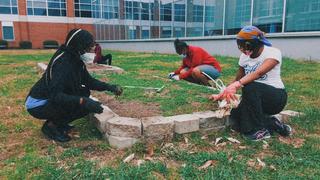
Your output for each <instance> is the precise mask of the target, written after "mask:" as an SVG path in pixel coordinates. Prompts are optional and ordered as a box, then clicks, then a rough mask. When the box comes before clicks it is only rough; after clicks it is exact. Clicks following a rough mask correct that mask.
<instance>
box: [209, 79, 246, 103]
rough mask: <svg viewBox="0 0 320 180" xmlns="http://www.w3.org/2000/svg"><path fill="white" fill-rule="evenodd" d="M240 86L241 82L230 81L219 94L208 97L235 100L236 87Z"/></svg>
mask: <svg viewBox="0 0 320 180" xmlns="http://www.w3.org/2000/svg"><path fill="white" fill-rule="evenodd" d="M241 87H242V84H241V83H240V81H235V82H233V83H231V84H230V85H229V86H227V87H226V88H225V89H224V90H223V92H221V93H220V94H214V95H212V96H211V97H210V99H212V100H214V101H217V100H223V99H226V100H227V102H228V103H229V102H230V101H231V100H237V97H236V96H235V94H236V92H237V90H238V89H240V88H241Z"/></svg>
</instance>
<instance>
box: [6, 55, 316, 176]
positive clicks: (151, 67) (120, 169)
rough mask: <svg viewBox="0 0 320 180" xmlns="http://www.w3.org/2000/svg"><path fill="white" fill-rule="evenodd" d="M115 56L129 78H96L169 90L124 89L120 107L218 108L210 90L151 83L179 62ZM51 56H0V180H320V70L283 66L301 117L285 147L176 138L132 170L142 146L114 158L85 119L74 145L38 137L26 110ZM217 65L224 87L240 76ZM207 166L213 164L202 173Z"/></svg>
mask: <svg viewBox="0 0 320 180" xmlns="http://www.w3.org/2000/svg"><path fill="white" fill-rule="evenodd" d="M0 54H1V52H0ZM112 54H113V57H114V65H116V66H119V67H121V68H123V69H124V70H125V71H126V72H125V73H124V74H121V75H115V74H112V75H104V74H95V75H94V76H96V77H98V78H101V79H103V78H104V77H107V79H108V80H109V81H110V82H111V83H116V84H120V85H139V86H154V87H161V86H162V85H166V89H167V90H168V91H167V92H166V93H165V94H154V95H153V96H151V97H147V96H146V95H145V93H144V92H141V91H139V90H137V89H125V92H124V94H123V96H121V97H120V100H121V101H131V100H138V101H141V102H146V103H148V102H157V103H159V104H160V106H161V110H162V112H163V114H164V115H172V114H179V113H188V112H192V111H193V110H194V109H193V108H194V107H193V108H190V103H193V102H199V103H200V104H201V107H198V108H199V110H205V109H210V108H214V107H215V106H213V105H212V103H211V102H210V101H208V100H207V98H206V97H207V96H208V95H209V94H210V93H212V92H211V91H209V90H206V89H204V88H201V87H197V86H193V85H189V84H187V83H185V82H183V81H181V82H170V81H167V80H165V79H162V78H154V77H153V76H152V75H158V76H161V77H166V75H167V74H168V73H169V72H171V71H173V70H174V69H175V68H176V67H178V66H179V64H180V60H179V58H178V57H177V56H176V55H167V54H156V53H128V52H112ZM51 55H52V53H47V54H45V53H41V54H39V55H37V54H36V53H33V54H30V55H23V54H14V53H13V54H11V55H0V111H1V116H0V179H108V178H110V179H139V180H140V179H181V178H183V179H320V170H319V169H320V145H319V144H320V133H319V132H320V121H319V117H320V108H319V107H320V97H319V96H320V93H319V89H320V82H319V81H320V80H319V78H318V77H320V71H319V69H320V64H319V63H313V62H303V61H294V60H292V59H288V58H284V60H283V65H282V77H283V81H284V83H285V85H286V89H287V91H288V94H289V98H288V105H287V107H286V109H291V110H296V111H301V112H303V113H305V116H301V117H297V118H293V119H290V121H289V122H288V123H289V124H290V125H292V126H293V128H294V129H295V134H294V136H293V137H292V138H290V139H286V140H287V141H288V142H282V141H281V139H280V140H279V138H278V136H273V138H272V139H270V140H268V141H267V142H268V145H269V146H268V147H267V148H263V146H264V143H262V142H250V141H247V140H245V139H243V138H242V137H241V136H240V135H238V134H235V133H232V132H231V131H230V130H229V129H226V130H223V131H220V132H211V133H209V134H207V138H206V139H203V138H202V137H203V134H201V133H191V134H187V135H177V136H175V138H174V141H173V142H172V147H171V146H170V148H167V149H166V150H164V149H163V146H161V145H160V144H157V145H156V149H155V155H154V156H153V158H154V161H152V162H149V161H147V162H146V163H144V164H142V165H141V166H137V165H136V160H138V159H143V158H144V156H145V154H146V152H147V151H146V147H147V145H146V144H145V143H143V142H142V143H138V144H136V145H134V146H133V147H132V148H130V149H127V150H115V149H113V148H111V147H110V146H109V144H108V143H106V142H105V140H103V139H102V135H101V134H100V133H99V131H98V130H97V129H96V128H95V126H94V125H93V123H91V122H88V121H87V120H86V119H84V118H83V119H79V120H77V121H75V122H74V123H73V124H74V125H75V126H76V132H77V133H78V137H73V140H72V141H71V142H69V143H64V144H60V143H53V142H52V141H48V140H47V139H46V138H45V137H43V135H42V134H41V132H40V128H41V125H42V122H41V121H39V120H36V119H34V118H32V117H31V116H30V115H29V114H28V113H27V112H26V111H25V109H24V107H23V106H24V105H23V103H24V99H25V97H26V95H27V93H28V92H29V89H30V87H31V86H32V85H33V84H34V83H35V82H36V81H37V80H38V79H39V77H40V73H38V71H37V69H36V68H35V66H36V63H37V62H47V61H48V60H49V59H50V57H51ZM217 59H218V60H219V61H220V62H221V64H222V66H223V75H222V77H221V78H222V80H223V81H224V82H226V83H227V82H229V81H230V80H231V79H232V78H233V77H234V74H235V72H236V70H237V58H231V57H222V56H217ZM172 97H174V98H172ZM230 136H232V137H233V138H236V139H238V140H240V141H241V144H239V145H238V144H232V143H228V142H227V140H226V138H227V137H230ZM217 137H223V138H224V140H223V141H224V142H226V145H225V146H221V147H216V146H214V145H212V142H214V141H215V139H216V138H217ZM185 138H187V139H188V144H186V142H185ZM299 142H300V144H299ZM301 142H302V143H301ZM240 146H241V147H242V148H240ZM243 147H245V148H243ZM131 153H135V156H136V157H135V160H133V161H132V162H130V163H129V164H125V163H123V162H122V160H123V159H124V158H125V157H126V156H128V155H130V154H131ZM257 158H259V159H261V160H262V161H263V162H264V163H265V164H266V166H265V167H264V168H261V167H259V166H258V165H255V166H253V167H251V166H250V165H248V162H249V161H254V162H257ZM208 160H213V161H214V164H213V165H212V166H210V167H208V168H207V169H203V170H199V169H198V168H199V167H200V166H202V165H203V164H204V163H205V162H206V161H208ZM273 167H274V168H275V169H274V168H273Z"/></svg>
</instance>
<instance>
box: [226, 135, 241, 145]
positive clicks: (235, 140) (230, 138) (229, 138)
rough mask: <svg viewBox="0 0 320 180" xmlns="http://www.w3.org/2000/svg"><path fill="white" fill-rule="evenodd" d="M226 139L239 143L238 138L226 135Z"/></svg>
mask: <svg viewBox="0 0 320 180" xmlns="http://www.w3.org/2000/svg"><path fill="white" fill-rule="evenodd" d="M227 139H228V141H230V142H232V143H238V144H240V141H238V140H237V139H235V138H232V137H228V138H227Z"/></svg>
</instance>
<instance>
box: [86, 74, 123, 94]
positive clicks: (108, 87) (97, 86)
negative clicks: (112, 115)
mask: <svg viewBox="0 0 320 180" xmlns="http://www.w3.org/2000/svg"><path fill="white" fill-rule="evenodd" d="M84 73H85V84H86V86H87V87H88V88H89V89H90V90H96V91H110V92H113V93H115V94H116V95H120V94H121V93H122V89H121V87H120V86H118V85H114V84H109V83H105V82H102V81H99V80H98V79H95V78H93V77H92V76H91V75H90V74H89V72H88V71H87V69H85V70H84ZM120 91H121V92H120Z"/></svg>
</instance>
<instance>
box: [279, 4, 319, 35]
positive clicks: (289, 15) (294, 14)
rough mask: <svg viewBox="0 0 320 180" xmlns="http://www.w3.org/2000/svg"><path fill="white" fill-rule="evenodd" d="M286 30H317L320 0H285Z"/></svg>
mask: <svg viewBox="0 0 320 180" xmlns="http://www.w3.org/2000/svg"><path fill="white" fill-rule="evenodd" d="M285 22H286V25H285V31H286V32H299V31H319V30H320V0H310V1H301V0H299V1H298V0H287V9H286V20H285Z"/></svg>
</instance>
